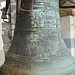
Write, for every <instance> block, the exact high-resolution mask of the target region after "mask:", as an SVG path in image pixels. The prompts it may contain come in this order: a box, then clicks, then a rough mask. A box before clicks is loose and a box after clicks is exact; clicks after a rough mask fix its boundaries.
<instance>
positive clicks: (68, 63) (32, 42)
mask: <svg viewBox="0 0 75 75" xmlns="http://www.w3.org/2000/svg"><path fill="white" fill-rule="evenodd" d="M17 2H18V1H17ZM25 2H27V4H28V2H29V0H22V8H23V9H28V8H29V7H28V5H29V4H28V5H25ZM17 5H18V4H17ZM16 7H17V6H16ZM17 9H18V8H17ZM1 71H2V72H3V73H5V74H7V75H75V73H74V72H73V71H75V58H74V57H72V56H71V53H70V52H69V51H68V50H67V48H66V45H65V43H64V40H63V37H62V31H61V26H60V16H59V0H33V10H32V12H31V13H30V14H21V13H18V11H16V27H15V32H14V38H13V42H12V44H11V46H10V48H9V51H8V53H7V54H6V61H5V64H4V65H3V66H2V67H1Z"/></svg>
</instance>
